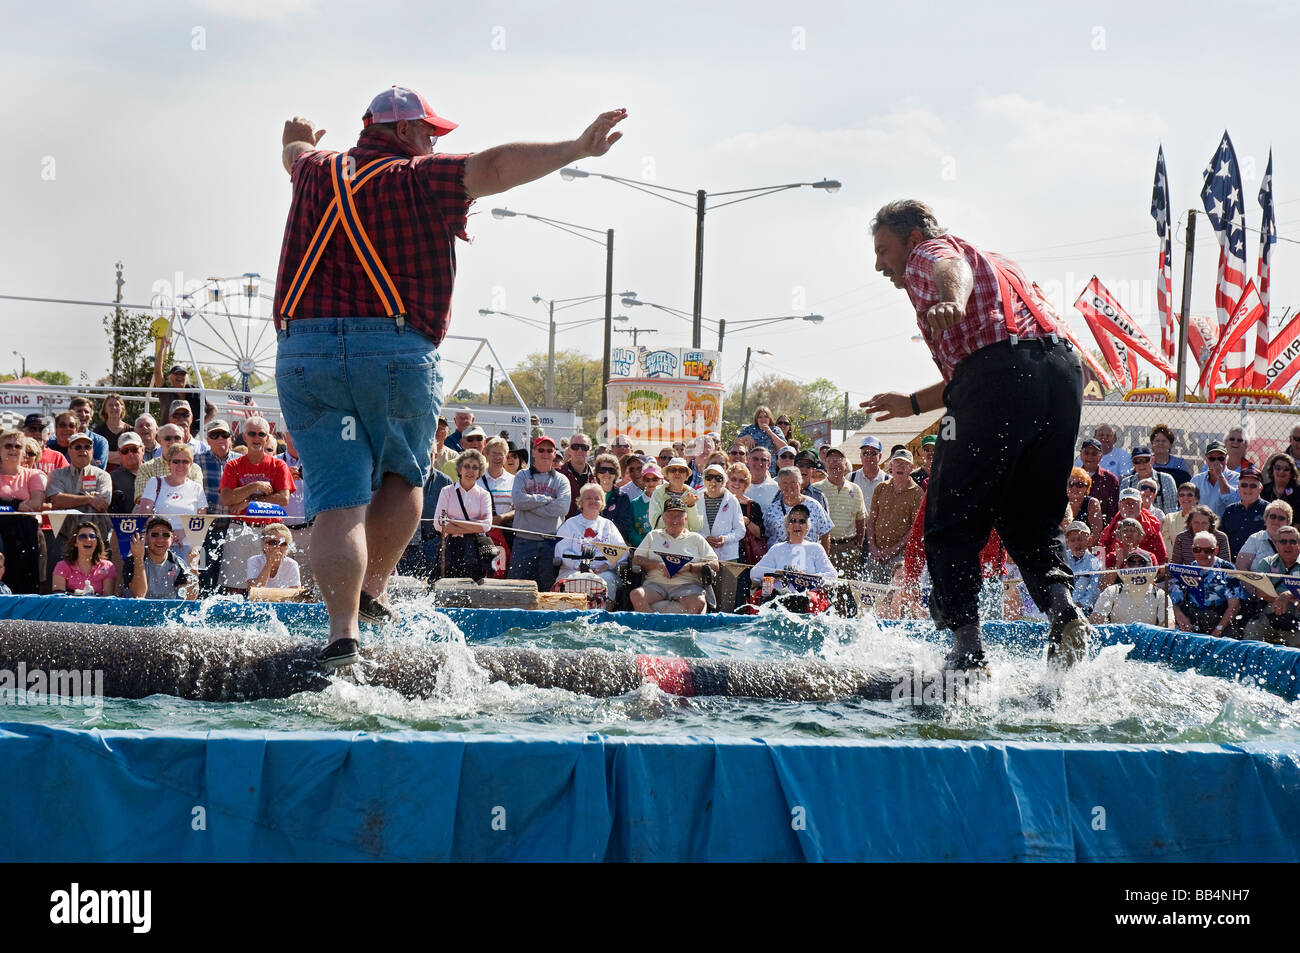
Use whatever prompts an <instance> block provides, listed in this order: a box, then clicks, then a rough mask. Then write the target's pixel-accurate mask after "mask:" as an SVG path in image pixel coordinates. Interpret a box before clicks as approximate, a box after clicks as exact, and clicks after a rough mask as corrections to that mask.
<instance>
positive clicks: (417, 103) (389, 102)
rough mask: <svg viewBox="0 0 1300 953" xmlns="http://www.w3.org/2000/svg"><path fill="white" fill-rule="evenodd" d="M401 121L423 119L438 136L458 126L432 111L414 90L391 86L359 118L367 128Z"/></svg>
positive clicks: (373, 100) (427, 103) (372, 101)
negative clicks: (374, 124)
mask: <svg viewBox="0 0 1300 953" xmlns="http://www.w3.org/2000/svg"><path fill="white" fill-rule="evenodd" d="M402 119H407V120H416V119H423V120H424V121H425V122H427V123H428V124H429V125H431V126H432V127H433V131H434V132H436V133H437V134H438V135H440V136H445V135H446V134H447V133H449V132H451V131H452V130H453V129H455V128H456V126H457V125H459V123H454V122H452V121H451V120H450V119H443V118H442V117H441V116H439V115H438V114H437V113H436V112H434V111H433V107H432V106H430V105H429V101H428V100H427V99H425V98H424V97H423V96H421V95H420V94H419V93H417V92H416V91H415V90H413V89H407V88H406V87H405V86H393V87H392V88H390V89H386V90H384V91H383V92H382V93H380V94H379V95H378V96H376V97H375V98H374V99H372V100H370V106H369V107H368V108H367V109H366V112H365V115H364V116H362V117H361V125H363V126H369V125H370V124H371V123H376V122H398V121H400V120H402Z"/></svg>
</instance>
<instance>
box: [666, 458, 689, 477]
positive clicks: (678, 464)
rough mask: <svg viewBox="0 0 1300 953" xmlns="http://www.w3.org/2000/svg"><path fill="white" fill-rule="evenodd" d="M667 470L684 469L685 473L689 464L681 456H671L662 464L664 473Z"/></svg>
mask: <svg viewBox="0 0 1300 953" xmlns="http://www.w3.org/2000/svg"><path fill="white" fill-rule="evenodd" d="M669 470H685V471H686V472H687V473H690V472H691V466H690V464H689V463H687V462H686V461H685V460H683V459H682V458H681V457H673V458H672V459H671V460H669V461H668V462H667V463H666V464H664V473H667V472H668V471H669Z"/></svg>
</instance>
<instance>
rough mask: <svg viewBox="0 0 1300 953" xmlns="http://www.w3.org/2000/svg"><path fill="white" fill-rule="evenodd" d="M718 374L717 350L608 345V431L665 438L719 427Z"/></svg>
mask: <svg viewBox="0 0 1300 953" xmlns="http://www.w3.org/2000/svg"><path fill="white" fill-rule="evenodd" d="M720 377H721V362H720V360H719V354H718V352H717V351H705V350H701V349H699V348H672V347H669V348H648V347H637V348H630V347H618V348H614V349H613V350H612V351H610V380H609V403H610V421H609V427H608V432H609V435H610V436H613V435H615V434H627V435H628V436H629V437H631V438H632V439H633V440H642V441H649V442H671V441H674V440H686V439H690V438H691V437H695V436H698V435H699V434H702V433H707V432H708V431H710V430H718V429H720V427H721V423H722V384H721V383H719V382H718V379H719V378H720Z"/></svg>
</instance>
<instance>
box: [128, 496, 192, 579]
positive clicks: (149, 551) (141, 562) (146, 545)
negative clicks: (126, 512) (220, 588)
mask: <svg viewBox="0 0 1300 953" xmlns="http://www.w3.org/2000/svg"><path fill="white" fill-rule="evenodd" d="M171 545H172V526H171V523H169V522H168V521H167V518H166V517H164V516H154V517H151V518H150V520H149V522H148V523H146V524H145V530H144V532H143V533H137V534H136V535H135V536H133V537H132V538H131V558H130V559H129V560H128V561H127V564H126V569H125V574H124V576H123V583H124V584H125V587H126V591H125V594H129V595H130V596H131V597H133V598H136V599H193V598H195V597H196V596H197V595H198V593H199V580H198V577H197V576H196V575H194V573H193V572H191V571H190V569H189V568H188V567H187V566H186V565H185V563H184V562H183V561H182V560H181V559H180V557H178V556H177V555H176V553H175V552H174V551H173V550H172V548H171Z"/></svg>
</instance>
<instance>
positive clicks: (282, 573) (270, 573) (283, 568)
mask: <svg viewBox="0 0 1300 953" xmlns="http://www.w3.org/2000/svg"><path fill="white" fill-rule="evenodd" d="M292 546H293V534H292V533H290V532H289V527H287V526H285V525H284V524H283V523H268V524H267V525H265V526H263V527H262V551H261V552H260V553H254V554H253V555H252V556H249V557H248V568H247V569H246V570H244V573H245V575H246V576H247V577H248V588H249V589H299V588H301V587H302V575H301V573H300V572H299V569H298V563H297V561H296V560H294V559H291V558H290V557H289V549H290V548H291V547H292Z"/></svg>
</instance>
